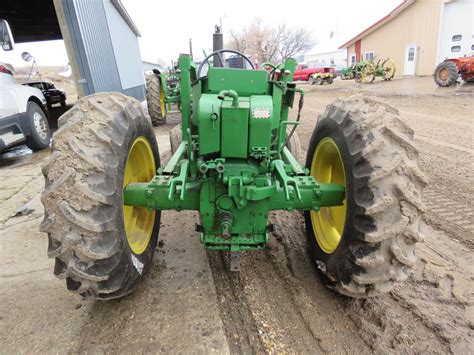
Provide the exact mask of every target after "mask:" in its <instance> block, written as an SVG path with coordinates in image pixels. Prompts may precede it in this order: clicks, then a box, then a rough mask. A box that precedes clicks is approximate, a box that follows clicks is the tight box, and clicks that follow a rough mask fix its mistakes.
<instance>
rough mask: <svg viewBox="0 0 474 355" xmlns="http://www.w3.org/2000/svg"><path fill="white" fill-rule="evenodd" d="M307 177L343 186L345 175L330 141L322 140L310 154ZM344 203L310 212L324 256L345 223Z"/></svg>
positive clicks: (330, 251)
mask: <svg viewBox="0 0 474 355" xmlns="http://www.w3.org/2000/svg"><path fill="white" fill-rule="evenodd" d="M311 176H313V177H314V178H315V179H316V180H317V181H318V182H320V183H328V182H331V183H336V184H340V185H343V186H344V187H346V174H345V172H344V164H343V161H342V157H341V152H340V151H339V148H338V147H337V144H336V142H334V140H333V139H332V138H329V137H326V138H324V139H322V140H321V141H320V142H319V144H318V146H317V147H316V150H315V152H314V155H313V160H312V162H311ZM346 210H347V206H346V201H345V200H344V204H343V205H342V206H335V207H322V208H321V209H320V211H319V212H316V211H311V224H312V225H313V231H314V234H315V236H316V241H317V242H318V245H319V247H320V248H321V249H322V250H323V251H324V252H325V253H327V254H331V253H333V252H334V251H335V250H336V249H337V247H338V246H339V244H340V242H341V239H342V234H343V232H344V224H345V221H346Z"/></svg>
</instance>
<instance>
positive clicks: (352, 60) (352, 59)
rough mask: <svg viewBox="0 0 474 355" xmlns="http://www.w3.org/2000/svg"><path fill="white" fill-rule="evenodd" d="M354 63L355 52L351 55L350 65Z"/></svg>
mask: <svg viewBox="0 0 474 355" xmlns="http://www.w3.org/2000/svg"><path fill="white" fill-rule="evenodd" d="M355 63H356V56H355V54H353V55H351V65H354V64H355Z"/></svg>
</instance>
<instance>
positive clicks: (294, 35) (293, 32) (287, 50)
mask: <svg viewBox="0 0 474 355" xmlns="http://www.w3.org/2000/svg"><path fill="white" fill-rule="evenodd" d="M282 37H283V38H282V40H281V43H280V47H279V54H280V57H281V58H282V59H285V58H291V57H293V56H295V55H297V54H301V53H305V52H307V51H309V50H310V49H311V48H312V47H313V46H314V44H315V43H314V41H313V39H312V37H311V34H310V33H309V32H308V31H307V30H306V29H304V28H294V29H288V30H286V31H284V33H283V36H282Z"/></svg>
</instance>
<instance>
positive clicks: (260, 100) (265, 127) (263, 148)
mask: <svg viewBox="0 0 474 355" xmlns="http://www.w3.org/2000/svg"><path fill="white" fill-rule="evenodd" d="M272 117H273V101H272V97H271V96H269V95H259V96H256V95H255V96H250V129H249V156H251V157H254V158H257V159H260V158H266V157H267V156H269V152H270V144H271V139H272Z"/></svg>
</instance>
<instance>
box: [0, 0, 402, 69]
mask: <svg viewBox="0 0 474 355" xmlns="http://www.w3.org/2000/svg"><path fill="white" fill-rule="evenodd" d="M122 3H123V5H124V6H125V8H126V9H127V11H128V13H129V14H130V16H131V18H132V20H133V21H134V23H135V24H136V26H137V27H138V29H139V31H140V32H141V35H142V37H141V38H140V39H139V42H140V50H141V54H142V58H143V60H146V61H150V62H156V60H157V59H158V58H161V59H163V60H165V61H167V62H169V61H170V60H171V59H176V58H177V57H178V55H179V53H182V52H185V53H187V52H188V48H189V47H188V46H189V45H188V40H189V38H192V39H193V51H194V55H195V56H199V54H201V53H202V51H203V50H205V51H206V52H207V53H209V51H210V50H211V49H212V33H213V32H214V25H215V24H219V23H220V21H222V25H223V31H224V42H225V41H226V38H229V36H226V34H227V33H228V32H229V31H230V30H234V31H239V30H240V29H242V28H243V27H244V26H247V25H248V24H249V23H250V22H252V20H253V19H254V18H260V19H261V20H262V22H263V23H264V24H267V25H270V26H277V25H278V24H283V23H284V24H286V25H288V26H290V27H296V26H301V27H305V28H306V29H308V30H309V31H310V32H311V33H312V34H313V37H314V39H315V40H316V41H319V42H320V43H324V41H327V39H328V38H329V33H330V32H331V31H334V32H335V33H337V34H338V38H339V39H340V43H338V45H341V44H343V43H344V42H345V41H346V40H348V39H350V38H352V37H353V36H355V35H356V34H357V33H359V32H360V31H362V30H364V29H365V28H366V27H368V26H370V25H371V24H373V23H374V22H376V21H377V20H379V19H380V18H381V17H383V16H385V15H386V14H387V13H389V12H390V11H391V10H392V9H393V8H395V7H396V6H397V5H398V4H399V3H401V0H383V1H381V0H357V1H354V0H331V1H317V0H297V1H295V2H294V3H291V2H290V3H287V2H282V1H280V2H275V1H274V2H271V1H255V0H254V1H248V0H241V1H237V2H236V1H206V0H202V1H193V2H185V1H156V0H122ZM289 5H290V6H292V7H287V6H289ZM387 40H389V39H387ZM23 51H29V52H30V53H31V54H33V55H34V56H35V57H36V59H37V62H38V65H40V66H46V65H60V66H62V65H66V64H67V62H68V59H67V55H66V50H65V48H64V44H63V42H62V41H48V42H38V43H23V44H17V45H16V48H15V50H14V51H12V52H2V53H0V56H1V60H2V61H3V62H7V63H10V64H12V65H14V66H16V67H19V66H25V65H27V64H26V63H25V62H23V61H22V60H21V57H20V55H21V53H22V52H23ZM310 52H311V51H310Z"/></svg>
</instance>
